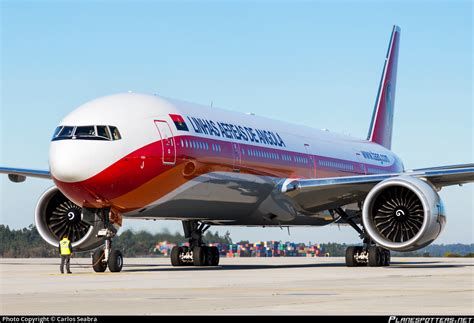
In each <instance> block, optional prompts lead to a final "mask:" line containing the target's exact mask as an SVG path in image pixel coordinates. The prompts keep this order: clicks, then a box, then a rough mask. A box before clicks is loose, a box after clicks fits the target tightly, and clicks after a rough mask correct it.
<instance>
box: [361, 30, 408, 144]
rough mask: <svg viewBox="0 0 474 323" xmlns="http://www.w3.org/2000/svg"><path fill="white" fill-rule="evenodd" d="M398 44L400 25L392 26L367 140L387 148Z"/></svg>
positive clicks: (390, 132)
mask: <svg viewBox="0 0 474 323" xmlns="http://www.w3.org/2000/svg"><path fill="white" fill-rule="evenodd" d="M399 44H400V27H398V26H393V31H392V36H391V37H390V43H389V45H388V51H387V56H386V57H385V65H384V67H383V73H382V79H381V80H380V85H379V90H378V93H377V99H376V101H375V107H374V113H373V114H372V121H371V122H370V128H369V134H368V136H367V140H369V141H373V142H376V143H378V144H380V145H382V146H384V147H386V148H388V149H390V147H391V145H392V128H393V110H394V105H395V88H396V84H397V65H398V48H399Z"/></svg>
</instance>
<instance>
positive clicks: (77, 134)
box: [52, 125, 122, 141]
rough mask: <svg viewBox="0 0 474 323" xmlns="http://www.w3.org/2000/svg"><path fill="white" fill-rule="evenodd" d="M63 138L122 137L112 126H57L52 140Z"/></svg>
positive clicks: (116, 138) (106, 138)
mask: <svg viewBox="0 0 474 323" xmlns="http://www.w3.org/2000/svg"><path fill="white" fill-rule="evenodd" d="M64 139H73V140H75V139H81V140H109V141H110V140H119V139H122V136H121V135H120V132H119V131H118V129H117V127H114V126H105V125H101V126H77V127H74V126H59V127H57V128H56V130H55V131H54V134H53V139H52V140H53V141H55V140H64Z"/></svg>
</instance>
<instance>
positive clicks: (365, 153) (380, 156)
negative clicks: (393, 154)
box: [361, 151, 390, 163]
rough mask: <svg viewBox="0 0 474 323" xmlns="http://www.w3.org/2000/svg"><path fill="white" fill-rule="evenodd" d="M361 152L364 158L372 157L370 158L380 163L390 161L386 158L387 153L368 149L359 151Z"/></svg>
mask: <svg viewBox="0 0 474 323" xmlns="http://www.w3.org/2000/svg"><path fill="white" fill-rule="evenodd" d="M361 152H362V156H364V158H365V159H372V160H376V161H380V162H382V163H389V162H390V159H389V158H388V156H387V155H383V154H379V153H373V152H369V151H361Z"/></svg>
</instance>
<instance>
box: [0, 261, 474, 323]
mask: <svg viewBox="0 0 474 323" xmlns="http://www.w3.org/2000/svg"><path fill="white" fill-rule="evenodd" d="M124 261H125V265H124V268H123V270H122V272H120V273H110V272H108V271H106V272H105V273H95V272H93V270H92V268H90V259H85V258H81V259H74V258H73V259H72V262H71V264H72V266H71V270H72V271H73V274H71V275H67V274H64V275H61V274H60V273H59V262H60V261H59V259H51V258H49V259H5V258H3V259H0V287H1V289H0V314H2V315H8V314H17V315H20V314H23V315H27V314H30V315H61V314H68V315H87V314H90V315H94V314H107V315H122V314H130V315H136V314H140V315H141V314H152V315H162V314H170V315H176V314H178V315H188V314H204V315H215V314H256V315H274V314H295V315H308V314H309V315H323V314H342V315H349V314H382V315H473V314H474V259H473V258H394V259H392V265H391V266H390V267H356V268H347V267H346V266H345V264H344V259H343V258H223V259H221V264H220V265H219V266H218V267H172V266H171V265H170V261H169V259H166V258H126V259H125V260H124Z"/></svg>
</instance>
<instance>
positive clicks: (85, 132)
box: [74, 126, 95, 139]
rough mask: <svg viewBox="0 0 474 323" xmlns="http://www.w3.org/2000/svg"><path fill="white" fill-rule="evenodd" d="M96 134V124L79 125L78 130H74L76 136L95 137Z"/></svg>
mask: <svg viewBox="0 0 474 323" xmlns="http://www.w3.org/2000/svg"><path fill="white" fill-rule="evenodd" d="M94 136H95V128H94V126H83V127H77V128H76V131H74V137H76V139H77V138H79V137H94Z"/></svg>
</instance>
